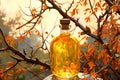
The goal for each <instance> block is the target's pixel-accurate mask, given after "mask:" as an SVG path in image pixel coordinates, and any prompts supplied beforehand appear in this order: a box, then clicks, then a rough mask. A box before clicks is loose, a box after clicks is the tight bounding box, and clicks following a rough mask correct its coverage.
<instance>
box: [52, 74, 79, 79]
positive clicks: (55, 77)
mask: <svg viewBox="0 0 120 80" xmlns="http://www.w3.org/2000/svg"><path fill="white" fill-rule="evenodd" d="M52 80H79V79H78V76H74V77H69V78H67V77H66V78H63V77H59V76H56V75H53V76H52Z"/></svg>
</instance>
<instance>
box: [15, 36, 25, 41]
mask: <svg viewBox="0 0 120 80" xmlns="http://www.w3.org/2000/svg"><path fill="white" fill-rule="evenodd" d="M17 38H19V40H20V42H22V41H23V40H25V36H23V35H20V36H18V37H17Z"/></svg>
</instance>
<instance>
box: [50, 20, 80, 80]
mask: <svg viewBox="0 0 120 80" xmlns="http://www.w3.org/2000/svg"><path fill="white" fill-rule="evenodd" d="M69 23H70V20H69V19H61V20H60V24H61V33H60V35H59V36H57V37H56V38H54V39H53V40H52V42H51V44H50V67H51V72H52V73H53V75H54V76H57V77H59V78H72V77H75V76H77V74H78V72H79V69H80V44H79V41H78V40H77V39H76V38H75V37H74V36H72V35H71V34H70V32H69ZM61 80H63V79H61Z"/></svg>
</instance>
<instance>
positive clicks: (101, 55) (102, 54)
mask: <svg viewBox="0 0 120 80" xmlns="http://www.w3.org/2000/svg"><path fill="white" fill-rule="evenodd" d="M105 52H106V50H102V51H101V52H100V53H99V54H98V57H97V58H98V60H99V59H100V58H103V57H104V54H105Z"/></svg>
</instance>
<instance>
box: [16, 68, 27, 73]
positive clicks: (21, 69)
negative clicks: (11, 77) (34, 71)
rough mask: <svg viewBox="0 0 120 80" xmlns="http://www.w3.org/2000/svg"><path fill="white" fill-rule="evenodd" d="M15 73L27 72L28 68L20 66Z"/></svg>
mask: <svg viewBox="0 0 120 80" xmlns="http://www.w3.org/2000/svg"><path fill="white" fill-rule="evenodd" d="M15 73H16V74H19V73H26V70H25V69H24V68H18V69H17V70H16V72H15Z"/></svg>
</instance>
